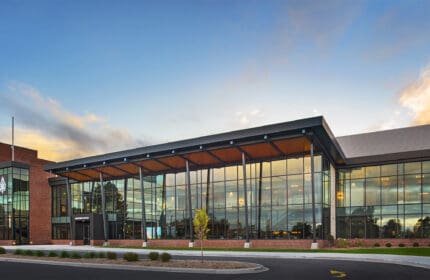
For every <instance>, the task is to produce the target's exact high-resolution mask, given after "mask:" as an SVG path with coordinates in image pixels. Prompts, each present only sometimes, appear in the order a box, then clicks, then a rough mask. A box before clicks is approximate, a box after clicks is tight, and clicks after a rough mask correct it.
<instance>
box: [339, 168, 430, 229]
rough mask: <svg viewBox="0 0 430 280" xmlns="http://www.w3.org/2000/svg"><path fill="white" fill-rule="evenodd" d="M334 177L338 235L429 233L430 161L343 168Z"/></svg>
mask: <svg viewBox="0 0 430 280" xmlns="http://www.w3.org/2000/svg"><path fill="white" fill-rule="evenodd" d="M337 178H338V182H337V184H336V196H337V197H336V198H337V199H336V201H337V212H336V213H337V214H336V215H337V227H336V228H337V236H338V237H343V238H421V237H425V238H428V237H430V161H424V162H407V163H398V164H389V165H377V166H368V167H360V168H354V169H345V170H340V171H339V172H338V177H337Z"/></svg>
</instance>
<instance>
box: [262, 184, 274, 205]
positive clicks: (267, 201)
mask: <svg viewBox="0 0 430 280" xmlns="http://www.w3.org/2000/svg"><path fill="white" fill-rule="evenodd" d="M261 183H262V184H261V205H262V206H269V207H270V205H271V204H272V196H271V194H272V191H271V182H270V178H263V179H262V182H261Z"/></svg>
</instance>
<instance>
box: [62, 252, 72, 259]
mask: <svg viewBox="0 0 430 280" xmlns="http://www.w3.org/2000/svg"><path fill="white" fill-rule="evenodd" d="M60 258H70V254H69V252H67V251H61V253H60Z"/></svg>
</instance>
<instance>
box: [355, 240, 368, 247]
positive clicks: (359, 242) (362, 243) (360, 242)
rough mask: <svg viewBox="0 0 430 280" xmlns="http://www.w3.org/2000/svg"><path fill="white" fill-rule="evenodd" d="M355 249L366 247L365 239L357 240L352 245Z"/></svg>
mask: <svg viewBox="0 0 430 280" xmlns="http://www.w3.org/2000/svg"><path fill="white" fill-rule="evenodd" d="M352 246H353V247H366V242H365V241H364V240H363V239H355V240H354V243H352Z"/></svg>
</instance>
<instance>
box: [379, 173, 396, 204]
mask: <svg viewBox="0 0 430 280" xmlns="http://www.w3.org/2000/svg"><path fill="white" fill-rule="evenodd" d="M381 188H382V189H381V196H382V204H383V205H388V204H397V176H386V177H381Z"/></svg>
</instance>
